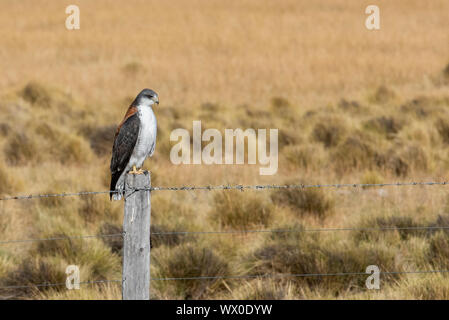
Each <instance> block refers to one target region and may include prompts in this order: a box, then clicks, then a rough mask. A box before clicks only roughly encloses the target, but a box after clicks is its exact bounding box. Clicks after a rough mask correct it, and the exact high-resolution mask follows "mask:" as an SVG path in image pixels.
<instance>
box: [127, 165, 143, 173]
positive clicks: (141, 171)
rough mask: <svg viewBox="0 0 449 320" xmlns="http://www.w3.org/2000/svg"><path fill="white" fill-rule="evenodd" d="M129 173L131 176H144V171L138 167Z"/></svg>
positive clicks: (134, 167)
mask: <svg viewBox="0 0 449 320" xmlns="http://www.w3.org/2000/svg"><path fill="white" fill-rule="evenodd" d="M128 173H130V174H143V170H142V169H139V170H137V168H136V166H133V169H132V170H131V171H130V172H128Z"/></svg>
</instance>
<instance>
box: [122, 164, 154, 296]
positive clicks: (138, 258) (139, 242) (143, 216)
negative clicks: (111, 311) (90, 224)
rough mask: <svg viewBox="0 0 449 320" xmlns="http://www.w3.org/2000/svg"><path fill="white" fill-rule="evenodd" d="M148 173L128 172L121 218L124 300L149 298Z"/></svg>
mask: <svg viewBox="0 0 449 320" xmlns="http://www.w3.org/2000/svg"><path fill="white" fill-rule="evenodd" d="M150 186H151V177H150V173H149V172H148V171H145V174H127V175H126V179H125V214H124V219H123V232H124V235H123V275H122V277H123V286H122V298H123V300H149V299H150V218H151V201H150V197H151V194H150V191H149V190H138V191H135V190H136V189H143V188H146V189H148V188H150Z"/></svg>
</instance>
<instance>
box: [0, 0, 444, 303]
mask: <svg viewBox="0 0 449 320" xmlns="http://www.w3.org/2000/svg"><path fill="white" fill-rule="evenodd" d="M72 2H73V1H56V0H53V1H44V0H39V1H32V0H21V1H14V2H13V1H7V0H0V21H1V22H0V24H1V28H0V70H1V71H2V72H1V74H2V77H0V111H1V115H2V117H1V118H0V150H1V152H0V159H1V161H0V194H1V195H2V196H7V195H16V194H29V193H47V192H70V191H83V190H107V189H108V187H109V178H110V176H109V160H110V152H111V148H112V139H113V135H114V131H115V128H116V125H117V124H118V123H119V122H120V120H121V118H122V117H123V114H124V113H125V111H126V108H127V106H128V105H129V103H130V102H131V101H132V99H133V98H134V96H135V95H136V94H137V93H138V92H139V91H140V90H141V89H143V88H145V87H149V88H152V89H154V90H155V91H156V92H158V94H159V97H160V101H161V104H160V105H159V106H158V107H157V109H156V110H155V113H156V116H157V117H158V125H159V127H158V130H159V133H158V141H157V147H156V152H155V155H154V157H153V158H152V159H150V160H147V162H146V168H147V169H149V170H151V171H152V180H153V184H154V185H155V186H169V185H205V184H206V185H207V184H211V185H212V184H220V185H221V184H228V183H229V184H268V183H306V184H312V183H354V182H361V183H383V182H399V181H431V180H433V181H445V180H447V173H448V170H449V161H448V160H449V154H448V146H449V34H448V33H447V30H449V20H448V19H447V17H448V16H447V13H448V12H449V2H447V1H444V0H433V1H432V2H423V1H418V0H407V1H405V0H401V1H399V0H398V1H389V2H385V1H379V3H377V4H378V5H379V7H380V10H381V12H380V13H381V30H379V31H368V30H367V29H366V28H365V26H364V22H365V19H366V15H365V13H364V12H365V8H366V6H368V5H370V4H376V3H375V2H372V1H369V2H368V1H342V0H317V1H313V2H310V1H302V0H301V1H298V0H295V1H293V0H285V1H268V0H257V1H256V0H239V1H234V0H232V1H226V2H223V1H218V0H208V1H205V0H192V1H187V0H173V1H169V2H162V1H143V0H129V1H126V2H123V3H122V4H118V3H116V2H112V1H103V0H97V1H83V0H81V1H77V2H76V4H77V5H79V7H80V10H81V29H80V30H77V31H68V30H67V29H66V28H65V19H66V17H67V15H66V14H65V8H66V6H67V5H70V4H72ZM193 120H201V121H202V124H203V128H218V129H220V130H223V129H224V128H243V129H245V128H255V129H257V128H279V170H278V173H277V174H276V175H274V176H260V175H259V171H258V168H259V166H258V165H257V166H249V165H235V166H229V165H223V166H218V165H215V166H206V165H201V166H198V165H197V166H194V165H181V166H175V165H173V164H172V163H171V162H170V159H169V152H170V147H171V144H170V141H169V135H170V132H171V130H172V129H174V128H179V127H182V128H186V129H188V130H191V128H192V121H193ZM446 189H447V187H446V186H431V187H430V186H429V187H421V186H419V187H402V188H394V187H393V188H381V189H379V188H377V189H375V188H365V189H332V190H331V189H313V190H312V189H311V190H307V191H302V190H282V191H245V192H232V191H213V192H194V193H193V192H154V193H153V203H152V208H153V212H152V218H153V220H152V223H153V228H154V230H155V231H158V232H165V231H200V230H203V231H206V230H207V231H210V230H249V229H279V228H295V229H302V228H304V229H312V228H331V227H335V228H338V227H354V228H364V227H393V228H394V227H398V228H399V227H409V226H410V227H413V226H417V227H418V226H448V225H449V197H448V196H447V191H446ZM122 207H123V204H122V203H121V202H114V203H111V202H110V201H109V197H108V196H107V195H98V196H84V197H79V198H51V199H42V200H24V201H0V241H3V240H14V239H29V238H47V237H55V236H56V237H60V236H75V235H91V234H109V233H117V232H121V225H122V219H123V213H122V211H123V208H122ZM152 242H153V250H152V266H151V267H152V276H154V277H185V276H212V275H218V276H226V275H253V274H289V273H334V272H364V270H365V268H366V266H368V265H371V264H375V265H378V266H379V267H380V268H381V270H383V271H413V270H431V269H434V270H437V269H440V270H441V269H449V237H448V235H447V232H443V231H422V230H421V231H404V230H391V231H384V232H330V233H288V234H268V233H261V234H243V235H195V236H182V235H177V236H170V237H168V236H164V237H162V236H160V237H155V238H154V239H152ZM69 264H76V265H79V266H80V268H81V280H82V281H88V280H101V279H120V278H121V243H120V241H117V239H100V238H99V239H85V240H71V241H69V240H66V241H55V242H51V241H48V242H40V243H25V244H23V243H22V244H0V286H11V285H23V284H25V285H26V284H36V283H44V282H64V281H65V277H66V275H65V268H66V266H67V265H69ZM364 281H365V278H364V277H362V278H360V277H344V278H339V277H328V278H312V279H310V278H308V279H306V278H301V279H300V278H297V279H292V278H288V277H286V278H283V280H281V281H280V280H279V279H276V280H272V279H271V280H270V279H269V278H263V279H262V278H260V279H245V280H243V279H239V280H204V281H160V282H157V281H154V282H153V283H152V289H153V290H152V298H154V299H226V298H230V299H325V298H331V299H346V298H349V299H366V298H368V299H381V298H387V299H401V298H405V299H448V298H449V278H448V277H447V275H444V274H434V275H397V276H391V277H387V278H383V281H382V283H381V290H376V291H373V290H366V288H365V286H364ZM0 298H5V299H8V298H9V299H11V298H21V299H119V298H121V293H120V287H119V286H118V285H117V284H114V283H111V284H99V285H88V286H83V287H82V288H81V290H73V291H68V290H66V289H65V288H60V287H51V288H32V289H15V290H2V291H1V290H0Z"/></svg>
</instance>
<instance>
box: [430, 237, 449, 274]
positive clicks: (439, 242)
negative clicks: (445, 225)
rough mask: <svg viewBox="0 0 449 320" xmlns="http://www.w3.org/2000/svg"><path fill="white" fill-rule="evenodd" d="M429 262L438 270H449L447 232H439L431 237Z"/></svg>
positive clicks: (448, 240) (448, 239)
mask: <svg viewBox="0 0 449 320" xmlns="http://www.w3.org/2000/svg"><path fill="white" fill-rule="evenodd" d="M428 260H429V262H430V264H432V265H433V266H435V267H436V268H443V269H447V268H449V237H448V234H447V232H445V231H438V232H436V233H435V234H434V235H433V236H432V237H431V239H430V245H429V254H428Z"/></svg>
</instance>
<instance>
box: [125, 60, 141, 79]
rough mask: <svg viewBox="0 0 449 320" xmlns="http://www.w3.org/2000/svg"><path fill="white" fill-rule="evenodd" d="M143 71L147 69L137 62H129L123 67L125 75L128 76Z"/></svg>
mask: <svg viewBox="0 0 449 320" xmlns="http://www.w3.org/2000/svg"><path fill="white" fill-rule="evenodd" d="M143 70H145V67H144V66H143V65H142V64H141V63H140V62H137V61H131V62H128V63H126V64H125V65H124V66H123V67H122V71H123V73H125V74H126V75H128V76H134V75H136V74H138V73H139V72H140V71H143Z"/></svg>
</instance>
